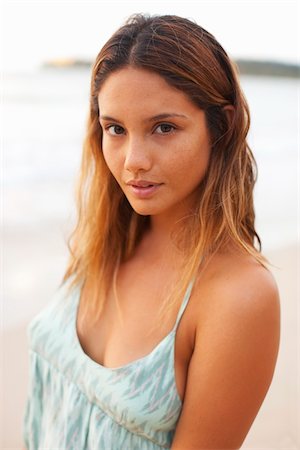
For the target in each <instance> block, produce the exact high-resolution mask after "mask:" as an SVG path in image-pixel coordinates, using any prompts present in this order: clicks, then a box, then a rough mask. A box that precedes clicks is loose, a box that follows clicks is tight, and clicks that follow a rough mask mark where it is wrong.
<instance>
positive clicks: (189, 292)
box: [174, 278, 195, 330]
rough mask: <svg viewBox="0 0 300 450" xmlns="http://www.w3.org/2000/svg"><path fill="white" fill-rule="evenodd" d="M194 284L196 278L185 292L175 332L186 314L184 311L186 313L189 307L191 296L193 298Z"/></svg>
mask: <svg viewBox="0 0 300 450" xmlns="http://www.w3.org/2000/svg"><path fill="white" fill-rule="evenodd" d="M194 282H195V278H193V279H192V280H191V281H190V282H189V285H188V287H187V290H186V291H185V295H184V298H183V301H182V303H181V306H180V309H179V312H178V314H177V319H176V323H175V326H174V329H175V330H176V328H177V326H178V324H179V322H180V319H181V317H182V315H183V313H184V311H185V308H186V306H187V304H188V302H189V299H190V296H191V292H192V289H193V286H194Z"/></svg>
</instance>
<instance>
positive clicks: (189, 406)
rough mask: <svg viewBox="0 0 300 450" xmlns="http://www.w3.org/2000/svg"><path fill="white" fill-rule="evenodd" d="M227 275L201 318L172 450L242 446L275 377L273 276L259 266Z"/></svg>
mask: <svg viewBox="0 0 300 450" xmlns="http://www.w3.org/2000/svg"><path fill="white" fill-rule="evenodd" d="M256 269H257V268H256ZM229 278H231V281H229V282H228V283H227V284H226V285H222V286H221V285H220V287H219V288H218V287H216V289H214V294H213V296H212V298H210V299H209V307H208V308H207V314H205V320H203V317H202V318H201V322H200V321H199V327H198V331H197V333H196V342H195V349H194V353H193V356H192V359H191V361H190V365H189V371H188V379H187V387H186V393H185V398H184V403H183V409H182V413H181V416H180V419H179V422H178V426H177V429H176V433H175V437H174V441H173V445H172V447H171V449H172V450H182V449H185V450H202V449H203V450H204V449H205V450H212V449H213V450H225V449H239V448H240V447H241V445H242V443H243V441H244V440H245V437H246V436H247V433H248V431H249V429H250V427H251V425H252V423H253V421H254V419H255V417H256V415H257V413H258V411H259V409H260V406H261V404H262V402H263V400H264V398H265V396H266V393H267V391H268V389H269V386H270V383H271V380H272V377H273V373H274V368H275V364H276V359H277V354H278V348H279V338H280V304H279V296H278V291H277V286H276V284H275V282H274V280H273V277H272V275H271V274H270V272H268V271H267V270H266V269H263V268H261V269H260V268H259V269H258V270H254V271H253V273H250V274H249V273H248V272H247V273H245V274H244V275H241V274H236V275H231V276H230V275H229ZM196 295H197V293H196ZM220 300H221V301H220ZM199 301H200V299H199Z"/></svg>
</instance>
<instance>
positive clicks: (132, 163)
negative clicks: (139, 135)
mask: <svg viewBox="0 0 300 450" xmlns="http://www.w3.org/2000/svg"><path fill="white" fill-rule="evenodd" d="M151 167H152V158H151V151H150V149H149V148H148V146H147V143H146V142H145V140H143V139H135V138H131V139H130V140H128V143H127V145H126V151H125V163H124V168H125V169H126V170H128V171H129V172H132V173H136V172H138V171H148V170H150V169H151Z"/></svg>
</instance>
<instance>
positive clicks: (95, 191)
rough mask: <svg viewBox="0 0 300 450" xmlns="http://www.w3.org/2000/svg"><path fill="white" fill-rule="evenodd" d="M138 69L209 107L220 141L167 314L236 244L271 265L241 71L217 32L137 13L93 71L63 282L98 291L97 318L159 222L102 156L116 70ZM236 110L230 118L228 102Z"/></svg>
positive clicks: (91, 301)
mask: <svg viewBox="0 0 300 450" xmlns="http://www.w3.org/2000/svg"><path fill="white" fill-rule="evenodd" d="M127 66H131V67H135V68H141V69H144V70H149V71H152V72H155V73H157V74H159V75H160V76H161V77H163V78H164V79H165V80H166V81H167V83H169V84H170V85H171V86H173V87H175V88H176V89H179V90H180V91H183V92H184V93H185V94H186V95H187V96H188V98H189V99H190V100H191V101H192V102H193V103H194V104H196V105H197V106H198V107H199V108H200V109H202V110H204V112H205V117H206V122H207V125H208V129H209V132H210V138H211V155H210V161H209V165H208V169H207V173H206V175H205V177H204V179H203V180H202V182H201V185H200V186H199V203H198V207H197V211H195V214H194V215H193V216H191V217H190V218H189V221H188V223H185V226H184V227H182V230H181V236H180V239H181V242H184V245H183V250H184V253H185V255H186V264H185V268H184V273H183V274H182V277H181V279H180V280H179V283H178V286H176V288H175V289H174V292H172V293H170V296H169V297H168V298H167V299H166V300H165V302H164V304H163V305H162V309H161V312H162V313H163V312H164V313H166V312H167V310H170V309H171V308H172V305H174V304H175V303H177V302H179V300H180V299H181V298H182V295H183V292H184V291H185V289H186V287H187V285H188V283H189V281H190V280H191V278H192V277H194V276H195V275H196V274H197V271H198V269H199V263H200V261H201V260H203V256H205V257H206V258H208V257H210V256H212V255H213V254H214V253H215V252H216V251H217V250H218V249H220V248H221V247H222V246H224V245H225V244H226V243H227V242H229V241H230V242H233V243H234V244H236V245H237V246H238V247H239V248H240V249H241V250H243V251H246V252H248V253H249V254H251V255H253V256H254V258H255V259H256V260H257V261H259V262H260V263H261V264H262V265H266V263H267V260H266V259H265V258H264V257H263V256H262V254H261V243H260V239H259V236H258V234H257V232H256V231H255V227H254V219H255V214H254V207H253V187H254V183H255V180H256V164H255V160H254V157H253V154H252V152H251V150H250V148H249V146H248V144H247V141H246V137H247V133H248V130H249V125H250V117H249V109H248V106H247V102H246V100H245V98H244V96H243V93H242V91H241V88H240V85H239V81H238V76H237V71H236V68H235V66H234V64H233V63H232V62H231V61H230V59H229V57H228V55H227V54H226V52H225V51H224V49H223V48H222V47H221V45H220V44H219V43H218V42H217V40H216V39H215V38H214V36H212V35H211V34H210V33H209V32H207V31H206V30H204V29H203V28H201V27H200V26H199V25H197V24H196V23H194V22H192V21H190V20H188V19H185V18H181V17H177V16H173V15H166V16H152V17H150V16H145V15H140V14H138V15H134V16H132V17H131V18H130V19H129V20H128V21H127V22H126V24H125V25H124V26H122V27H121V28H120V29H119V30H117V31H116V33H114V34H113V36H112V37H111V38H110V39H109V40H108V42H107V43H106V44H105V45H104V47H103V48H102V50H101V51H100V53H99V54H98V56H97V58H96V61H95V63H94V66H93V69H92V78H91V94H90V108H89V116H88V122H87V132H86V137H85V141H84V149H83V157H82V166H81V171H80V178H79V183H78V198H77V205H78V223H77V225H76V228H75V230H74V232H73V234H72V236H71V238H70V242H69V248H70V261H69V265H68V267H67V270H66V273H65V275H64V279H63V281H66V280H67V279H69V278H70V277H71V279H72V283H71V284H72V286H75V285H76V286H78V285H81V286H82V285H85V286H88V288H89V289H88V291H89V293H90V294H89V298H88V300H86V299H85V302H86V303H85V305H84V306H85V311H86V313H87V314H88V315H89V318H90V319H92V318H95V319H96V318H97V317H99V314H100V313H101V310H102V308H103V305H104V302H105V298H106V295H107V293H108V290H109V289H110V287H111V284H112V282H113V280H114V276H115V274H116V270H117V267H118V264H119V263H120V262H122V261H125V260H126V259H128V258H130V257H131V256H132V255H133V253H134V251H135V248H136V246H137V244H138V242H139V240H140V238H141V236H142V235H143V233H144V232H145V230H146V228H147V227H148V225H149V217H147V216H141V215H138V214H137V213H136V212H135V211H134V210H133V209H132V207H131V206H130V204H129V202H128V201H127V199H126V197H125V195H124V193H123V192H122V190H121V189H120V187H119V185H118V184H117V182H116V181H115V179H114V178H113V176H112V174H111V173H110V171H109V170H108V167H107V165H106V163H105V161H104V158H103V155H102V148H101V141H102V129H101V126H100V124H99V120H98V117H99V108H98V94H99V91H100V89H101V86H102V85H103V82H104V81H105V80H106V79H107V77H109V76H110V74H112V73H113V72H116V71H118V70H120V69H122V68H124V67H127ZM229 105H231V106H232V107H233V111H234V113H233V114H232V117H231V118H229V117H228V114H226V111H225V110H226V108H224V107H226V106H229Z"/></svg>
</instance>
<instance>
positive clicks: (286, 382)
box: [1, 223, 300, 450]
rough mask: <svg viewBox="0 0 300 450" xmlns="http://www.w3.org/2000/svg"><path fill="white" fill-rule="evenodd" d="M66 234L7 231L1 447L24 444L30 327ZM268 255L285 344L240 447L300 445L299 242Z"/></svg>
mask: <svg viewBox="0 0 300 450" xmlns="http://www.w3.org/2000/svg"><path fill="white" fill-rule="evenodd" d="M65 228H66V227H65ZM65 234H66V229H64V227H63V225H62V224H59V223H53V224H52V225H51V226H50V225H49V224H48V226H39V227H38V226H37V227H35V228H33V227H28V229H26V228H24V227H23V229H22V230H21V229H19V230H17V229H15V230H11V229H10V231H9V232H6V233H5V234H4V238H5V239H4V241H5V245H4V268H5V270H4V279H5V280H6V281H5V285H4V294H5V300H6V301H5V304H4V305H2V312H3V318H4V320H3V324H2V333H3V335H2V339H1V344H2V349H1V351H2V353H1V354H2V360H1V364H2V376H3V383H2V385H3V386H4V389H3V392H2V401H1V404H2V411H1V412H2V418H1V424H2V442H1V449H3V450H4V449H5V450H6V449H20V448H21V446H22V419H23V414H24V407H25V400H26V391H27V384H28V354H27V352H28V347H27V337H26V327H27V325H28V322H29V320H30V319H31V318H32V317H33V316H34V315H35V314H36V313H37V312H38V311H39V310H40V309H42V308H43V306H45V305H46V304H47V302H48V301H49V300H50V299H51V296H52V295H53V293H54V291H55V289H56V287H57V285H58V283H59V281H60V278H61V275H62V273H63V269H64V267H65V263H66V257H67V251H66V246H65V242H64V235H65ZM28 255H30V258H29V257H28ZM266 256H267V257H268V258H269V259H270V261H271V262H272V263H273V265H274V266H276V267H273V268H272V272H273V273H274V275H275V277H276V280H277V282H278V285H279V289H280V295H281V344H280V351H279V356H278V361H277V366H276V370H275V373H274V377H273V382H272V384H271V387H270V389H269V391H268V394H267V396H266V399H265V401H264V403H263V405H262V407H261V409H260V411H259V413H258V415H257V417H256V420H255V421H254V423H253V426H252V428H251V430H250V432H249V434H248V436H247V438H246V440H245V442H244V445H243V447H242V448H243V449H245V450H254V449H255V450H267V449H268V450H298V449H300V439H299V428H298V430H297V421H298V423H299V422H300V417H299V386H298V390H297V376H298V377H299V373H300V370H299V369H300V368H299V358H298V360H297V350H298V352H299V310H297V298H298V297H299V282H298V280H297V270H298V273H299V249H298V251H297V247H296V245H295V246H287V247H283V248H279V249H277V250H273V251H269V252H268V253H266ZM297 319H298V320H297ZM297 324H298V326H297ZM298 356H299V353H298ZM297 364H298V365H297ZM297 432H298V434H297Z"/></svg>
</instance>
